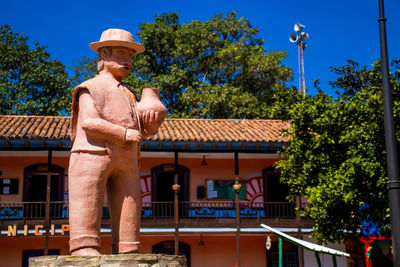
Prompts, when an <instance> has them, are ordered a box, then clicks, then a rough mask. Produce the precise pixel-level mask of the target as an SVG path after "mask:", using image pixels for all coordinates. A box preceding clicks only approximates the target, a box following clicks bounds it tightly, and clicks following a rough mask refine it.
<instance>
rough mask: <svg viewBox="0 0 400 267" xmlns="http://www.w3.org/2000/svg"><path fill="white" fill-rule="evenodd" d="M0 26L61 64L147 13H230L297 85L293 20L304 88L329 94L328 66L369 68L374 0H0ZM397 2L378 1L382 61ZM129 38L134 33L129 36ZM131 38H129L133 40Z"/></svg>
mask: <svg viewBox="0 0 400 267" xmlns="http://www.w3.org/2000/svg"><path fill="white" fill-rule="evenodd" d="M0 10H1V16H0V24H8V25H10V27H11V29H12V30H13V31H15V32H24V33H25V35H26V36H28V37H29V39H30V41H38V42H39V43H40V44H41V45H46V46H47V51H49V52H50V53H51V56H52V57H53V58H56V59H58V60H60V61H61V62H63V63H64V64H65V65H67V66H68V67H71V66H73V65H74V64H76V61H77V60H78V59H80V58H81V57H83V56H87V57H95V52H93V51H92V50H90V49H89V47H88V45H89V43H90V42H93V41H98V39H99V38H100V35H101V33H102V31H104V30H106V29H108V28H122V29H126V30H129V31H131V32H132V33H134V34H135V33H136V32H137V31H138V28H139V24H140V23H146V22H153V16H154V15H155V14H161V13H164V12H175V13H178V14H180V20H181V22H182V23H189V22H190V21H192V20H200V21H205V20H208V19H211V18H212V17H213V15H215V14H217V13H222V14H227V13H229V12H230V11H233V10H237V11H238V16H243V17H246V18H248V19H249V21H250V23H251V25H252V26H253V27H257V28H258V29H259V30H260V33H259V35H258V37H259V38H262V39H264V40H265V48H266V49H267V51H271V50H281V51H288V52H289V54H288V57H287V58H286V59H285V60H284V61H283V64H284V65H287V66H290V67H292V69H293V71H294V74H295V76H294V79H293V82H292V84H293V85H295V86H297V85H298V76H297V47H296V45H294V44H292V43H290V42H289V40H288V37H289V35H290V34H292V33H294V30H293V25H294V23H296V22H300V23H301V24H303V25H305V26H306V29H305V31H306V32H307V33H309V35H310V39H309V41H308V46H307V49H306V50H305V53H304V63H305V76H306V83H307V88H308V93H310V94H315V93H316V90H315V89H314V88H313V80H314V79H317V78H319V79H320V81H321V87H322V89H323V90H324V91H326V92H327V93H329V94H333V90H331V89H330V86H329V85H328V81H330V80H334V79H335V75H333V74H332V73H331V72H330V71H329V66H340V65H343V64H344V63H345V61H346V59H352V60H355V61H358V62H359V63H360V64H362V65H371V64H372V62H373V60H376V59H378V58H379V57H380V50H379V49H380V48H379V24H378V22H377V19H378V15H379V12H378V0H347V1H345V0H336V1H324V0H303V1H293V0H287V1H268V0H264V1H261V0H260V1H259V0H248V1H237V0H226V1H225V0H224V1H218V0H214V1H209V0H203V1H181V0H179V1H177V0H176V1H158V0H157V1H136V0H134V1H132V0H131V1H129V0H128V1H119V0H114V1H104V0H99V1H91V0H90V1H84V0H81V1H76V0H69V1H41V0H37V1H18V0H14V1H7V0H0ZM399 12H400V1H398V0H386V1H385V17H386V18H387V36H388V45H389V47H388V48H389V49H388V50H389V59H393V58H400V34H399V32H400V16H399V15H398V14H399ZM135 36H136V35H135ZM136 39H137V37H136Z"/></svg>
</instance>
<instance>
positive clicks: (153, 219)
mask: <svg viewBox="0 0 400 267" xmlns="http://www.w3.org/2000/svg"><path fill="white" fill-rule="evenodd" d="M178 205H179V225H180V227H234V225H235V218H236V211H235V202H234V201H192V202H179V203H178ZM45 206H46V203H45V202H0V226H1V228H2V229H3V228H4V227H5V226H6V225H10V224H17V225H23V224H27V225H32V224H38V223H43V221H44V219H45V215H46V214H45V210H46V209H45ZM142 206H143V208H142V227H147V228H152V227H157V228H160V227H174V202H145V203H143V205H142ZM68 214H69V211H68V203H67V202H62V201H58V202H51V204H50V218H51V221H52V223H54V224H68ZM109 218H110V215H109V212H108V206H107V203H104V206H103V226H109ZM240 218H241V226H243V227H258V226H259V225H260V223H267V224H268V225H279V227H295V226H296V220H295V218H296V211H295V204H294V203H289V202H253V203H248V202H240ZM304 223H306V221H304V220H303V223H302V225H303V226H311V223H310V222H309V223H306V225H304Z"/></svg>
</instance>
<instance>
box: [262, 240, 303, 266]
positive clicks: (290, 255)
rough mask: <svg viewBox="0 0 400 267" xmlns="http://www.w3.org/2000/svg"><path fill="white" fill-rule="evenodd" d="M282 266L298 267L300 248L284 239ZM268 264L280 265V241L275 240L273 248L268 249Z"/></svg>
mask: <svg viewBox="0 0 400 267" xmlns="http://www.w3.org/2000/svg"><path fill="white" fill-rule="evenodd" d="M282 242H283V243H282V266H283V267H298V266H299V260H298V248H297V246H296V245H293V244H292V243H290V242H287V241H285V240H282ZM267 266H272V267H278V266H279V246H278V242H273V243H272V246H271V249H270V250H267Z"/></svg>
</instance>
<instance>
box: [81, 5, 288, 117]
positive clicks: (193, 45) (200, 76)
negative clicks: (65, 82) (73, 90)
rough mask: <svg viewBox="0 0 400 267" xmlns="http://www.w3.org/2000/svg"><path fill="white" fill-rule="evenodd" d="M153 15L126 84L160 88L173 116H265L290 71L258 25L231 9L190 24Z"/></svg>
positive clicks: (143, 30) (142, 27)
mask: <svg viewBox="0 0 400 267" xmlns="http://www.w3.org/2000/svg"><path fill="white" fill-rule="evenodd" d="M154 20H155V21H154V22H153V23H144V24H141V25H140V27H139V32H138V35H139V37H140V40H141V42H142V43H143V45H144V46H145V47H146V51H145V52H144V53H142V54H139V55H137V56H135V57H134V58H133V73H132V75H130V76H129V77H128V78H127V79H125V82H126V83H127V84H129V85H130V86H131V87H132V88H135V89H139V90H138V93H140V89H141V88H143V87H157V88H159V89H160V90H161V98H162V100H163V101H164V103H165V104H166V106H167V108H168V111H169V113H170V114H171V115H172V116H173V117H201V118H265V117H268V116H269V113H270V107H271V105H272V101H273V99H272V94H273V92H274V91H275V90H277V89H279V88H283V87H286V84H287V82H288V81H290V80H291V76H292V71H291V69H290V68H289V67H285V66H282V64H281V62H282V60H283V59H284V58H285V57H286V55H287V53H286V52H280V51H274V52H268V53H266V51H265V48H264V47H263V45H264V42H263V40H261V39H258V38H257V37H256V35H257V33H258V29H256V28H253V27H252V26H251V25H250V23H249V21H248V20H247V19H245V18H237V16H236V12H232V13H230V14H228V15H227V16H226V17H222V16H221V15H216V16H214V18H213V19H211V20H207V21H205V22H200V21H192V22H190V23H188V24H181V23H180V22H179V15H177V14H174V13H165V14H161V15H156V16H155V17H154ZM94 64H95V63H94V60H93V61H92V62H91V67H83V68H81V70H82V69H90V68H93V66H94ZM86 66H89V65H88V64H86ZM87 76H91V75H87ZM80 77H84V75H80Z"/></svg>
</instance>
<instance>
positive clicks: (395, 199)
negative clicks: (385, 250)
mask: <svg viewBox="0 0 400 267" xmlns="http://www.w3.org/2000/svg"><path fill="white" fill-rule="evenodd" d="M378 22H379V36H380V47H381V61H382V93H383V114H384V122H385V141H386V152H387V168H388V176H389V181H388V184H387V188H388V194H389V207H390V220H391V231H392V247H393V264H394V266H395V267H400V255H399V253H400V207H399V205H400V180H399V174H398V170H399V168H398V163H397V162H398V159H397V147H396V146H397V142H396V134H395V127H394V119H393V101H392V85H391V84H390V76H389V62H388V61H389V60H388V52H387V40H386V18H385V11H384V6H383V0H379V19H378Z"/></svg>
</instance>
